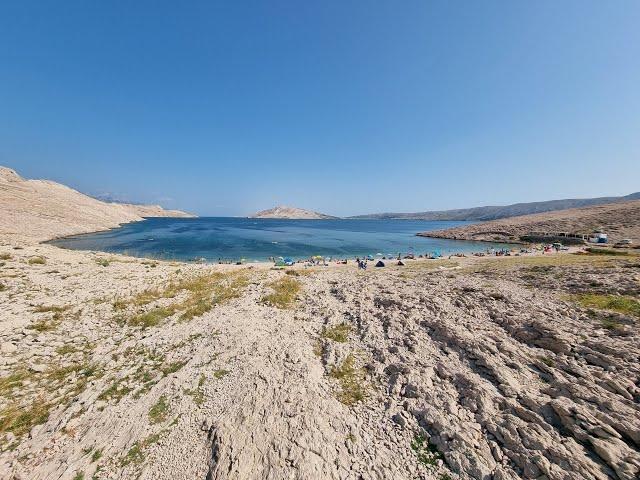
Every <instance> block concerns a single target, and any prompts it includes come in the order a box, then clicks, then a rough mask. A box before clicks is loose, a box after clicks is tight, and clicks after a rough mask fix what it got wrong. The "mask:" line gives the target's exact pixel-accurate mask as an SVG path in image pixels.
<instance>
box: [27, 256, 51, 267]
mask: <svg viewBox="0 0 640 480" xmlns="http://www.w3.org/2000/svg"><path fill="white" fill-rule="evenodd" d="M45 263H47V260H46V258H44V257H31V258H30V259H29V265H44V264H45Z"/></svg>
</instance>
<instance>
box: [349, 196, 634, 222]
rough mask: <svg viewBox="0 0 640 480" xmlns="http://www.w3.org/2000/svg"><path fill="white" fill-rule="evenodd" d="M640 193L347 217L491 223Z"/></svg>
mask: <svg viewBox="0 0 640 480" xmlns="http://www.w3.org/2000/svg"><path fill="white" fill-rule="evenodd" d="M639 199H640V192H636V193H631V194H629V195H625V196H624V197H598V198H571V199H565V200H548V201H544V202H529V203H514V204H512V205H503V206H485V207H474V208H460V209H456V210H439V211H427V212H416V213H372V214H369V215H355V216H352V217H348V218H358V219H380V220H388V219H406V220H472V221H489V220H498V219H500V218H509V217H517V216H520V215H530V214H533V213H544V212H553V211H556V210H566V209H568V208H579V207H589V206H594V205H605V204H608V203H617V202H625V201H629V200H639Z"/></svg>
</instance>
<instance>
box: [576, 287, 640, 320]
mask: <svg viewBox="0 0 640 480" xmlns="http://www.w3.org/2000/svg"><path fill="white" fill-rule="evenodd" d="M573 298H574V300H575V301H577V302H578V303H579V304H580V305H582V306H583V307H587V308H599V309H600V310H609V311H613V312H617V313H622V314H624V315H630V316H633V317H636V318H640V302H639V301H638V300H637V299H635V298H633V297H625V296H621V295H599V294H595V293H584V294H580V295H574V297H573Z"/></svg>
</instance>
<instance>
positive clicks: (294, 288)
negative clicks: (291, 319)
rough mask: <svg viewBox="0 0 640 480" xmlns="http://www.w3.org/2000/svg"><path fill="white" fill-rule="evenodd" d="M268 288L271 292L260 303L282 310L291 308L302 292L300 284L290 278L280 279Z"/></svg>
mask: <svg viewBox="0 0 640 480" xmlns="http://www.w3.org/2000/svg"><path fill="white" fill-rule="evenodd" d="M268 286H269V287H270V288H271V290H273V292H272V293H269V294H268V295H265V296H263V297H262V299H261V301H262V303H265V304H267V305H272V306H274V307H276V308H283V309H284V308H289V307H291V306H292V305H293V304H294V302H295V301H296V298H297V296H298V293H299V292H300V290H302V284H301V283H300V282H299V281H298V280H296V279H295V278H291V277H282V278H280V279H279V280H276V281H275V282H271V283H270V284H269V285H268Z"/></svg>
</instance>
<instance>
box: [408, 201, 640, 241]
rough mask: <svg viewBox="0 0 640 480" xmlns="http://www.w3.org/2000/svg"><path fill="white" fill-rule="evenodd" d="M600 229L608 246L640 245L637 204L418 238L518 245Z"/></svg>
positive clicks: (527, 217) (563, 212)
mask: <svg viewBox="0 0 640 480" xmlns="http://www.w3.org/2000/svg"><path fill="white" fill-rule="evenodd" d="M596 229H603V230H604V231H605V232H606V233H607V234H608V235H609V241H610V243H615V242H618V241H620V240H622V239H626V238H628V239H632V240H633V241H634V244H636V245H637V244H638V243H640V200H632V201H628V202H619V203H612V204H608V205H598V206H590V207H583V208H572V209H567V210H559V211H555V212H546V213H539V214H533V215H522V216H519V217H511V218H505V219H501V220H495V221H491V222H484V223H476V224H473V225H466V226H462V227H456V228H449V229H446V230H434V231H429V232H423V233H419V234H418V235H421V236H424V237H433V238H451V239H458V240H484V241H492V242H493V241H500V242H519V241H521V238H520V237H522V236H525V235H535V234H541V233H547V234H555V233H559V232H568V233H572V234H583V235H587V234H590V233H592V232H593V231H594V230H596Z"/></svg>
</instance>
